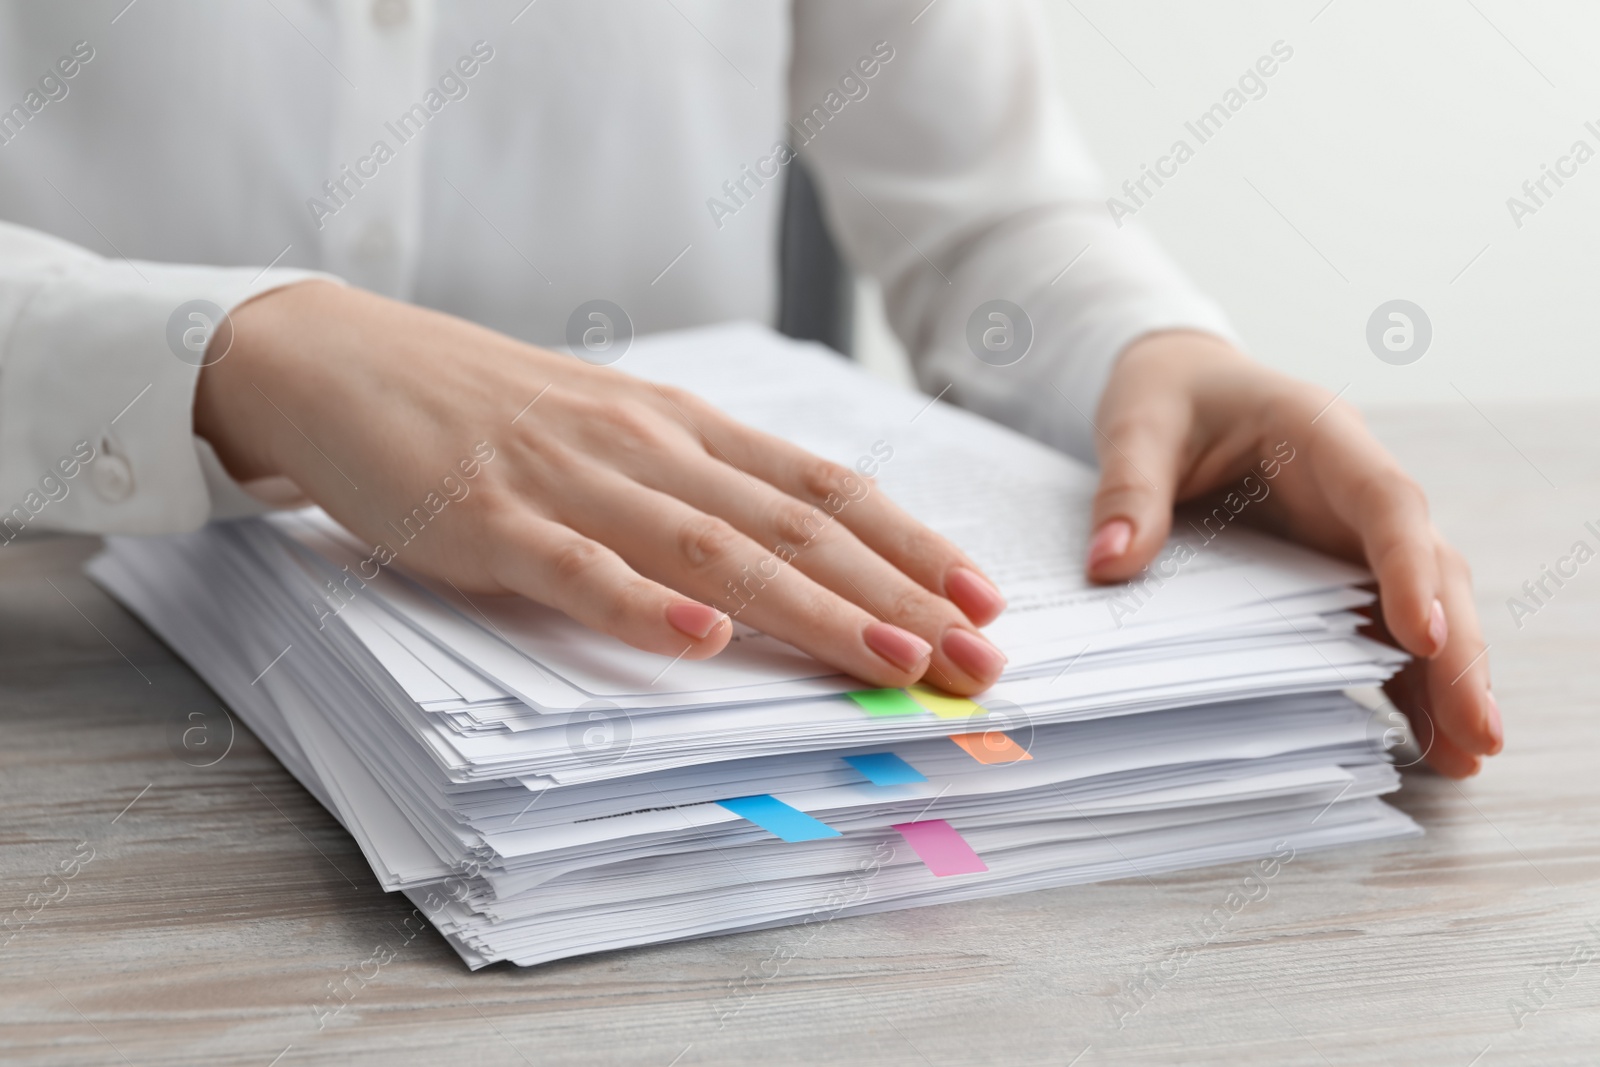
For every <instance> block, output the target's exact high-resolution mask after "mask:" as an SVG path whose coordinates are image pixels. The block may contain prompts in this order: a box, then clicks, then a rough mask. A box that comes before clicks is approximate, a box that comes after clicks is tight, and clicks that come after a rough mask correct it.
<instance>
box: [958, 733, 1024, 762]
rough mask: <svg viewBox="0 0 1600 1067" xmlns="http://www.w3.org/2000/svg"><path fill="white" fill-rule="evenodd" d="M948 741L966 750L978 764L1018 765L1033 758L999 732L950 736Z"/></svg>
mask: <svg viewBox="0 0 1600 1067" xmlns="http://www.w3.org/2000/svg"><path fill="white" fill-rule="evenodd" d="M950 740H952V741H954V742H955V743H956V744H958V745H960V746H961V747H962V748H964V749H966V750H967V755H969V756H971V757H972V758H973V759H975V760H977V761H978V762H979V763H1018V762H1020V761H1022V760H1025V759H1032V758H1033V757H1032V756H1031V755H1029V754H1028V750H1027V749H1025V748H1023V747H1022V746H1021V745H1019V744H1017V743H1016V742H1015V741H1013V740H1011V738H1010V737H1007V736H1006V735H1005V734H1003V733H1001V732H1000V731H999V730H985V731H984V732H982V733H977V734H951V735H950Z"/></svg>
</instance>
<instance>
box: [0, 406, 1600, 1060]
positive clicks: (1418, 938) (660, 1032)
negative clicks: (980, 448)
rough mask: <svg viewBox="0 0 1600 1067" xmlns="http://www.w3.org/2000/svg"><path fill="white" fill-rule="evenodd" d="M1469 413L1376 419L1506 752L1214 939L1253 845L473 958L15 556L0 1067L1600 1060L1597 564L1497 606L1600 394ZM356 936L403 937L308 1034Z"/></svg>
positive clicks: (1559, 545) (1571, 526) (1547, 512)
mask: <svg viewBox="0 0 1600 1067" xmlns="http://www.w3.org/2000/svg"><path fill="white" fill-rule="evenodd" d="M1484 415H1487V419H1486V418H1485V417H1484V416H1483V415H1480V414H1479V413H1477V412H1475V411H1473V410H1472V409H1471V408H1469V407H1467V406H1466V405H1457V406H1453V407H1441V408H1437V409H1414V410H1409V411H1397V412H1391V413H1387V414H1384V415H1382V416H1379V417H1374V418H1373V420H1372V421H1373V423H1374V425H1375V426H1376V427H1377V428H1378V430H1379V432H1380V434H1381V435H1382V436H1383V437H1384V438H1385V439H1386V440H1387V441H1388V442H1389V443H1390V444H1391V446H1392V447H1394V448H1395V449H1396V451H1398V452H1399V453H1400V455H1401V457H1402V458H1403V459H1404V460H1405V461H1406V462H1407V464H1408V465H1409V466H1410V467H1411V468H1412V469H1413V470H1414V471H1416V472H1417V474H1418V475H1419V477H1421V478H1422V480H1423V481H1424V483H1425V484H1426V485H1427V486H1428V488H1429V490H1430V492H1431V494H1432V497H1433V500H1434V506H1435V512H1436V516H1437V519H1438V521H1439V524H1440V526H1441V527H1442V528H1443V529H1444V530H1445V531H1446V533H1447V534H1449V535H1450V536H1451V537H1452V538H1453V539H1454V540H1455V541H1456V542H1457V543H1458V544H1459V545H1460V546H1461V547H1462V548H1463V549H1464V550H1465V551H1466V552H1467V554H1468V556H1469V558H1471V559H1472V561H1473V563H1474V565H1475V567H1476V570H1477V575H1478V581H1479V602H1480V607H1481V609H1482V611H1483V612H1484V613H1485V616H1486V619H1487V625H1488V636H1489V638H1490V641H1491V642H1492V648H1493V651H1492V653H1491V655H1492V657H1493V663H1494V677H1495V682H1496V692H1497V694H1498V695H1499V698H1500V702H1501V705H1502V707H1503V709H1504V711H1505V716H1506V720H1507V725H1506V730H1507V737H1508V747H1507V751H1506V752H1505V754H1504V755H1502V756H1500V757H1499V758H1498V759H1496V760H1494V761H1492V763H1491V765H1490V767H1489V769H1488V770H1487V771H1486V772H1485V773H1484V774H1483V775H1482V776H1481V777H1480V778H1478V779H1476V780H1473V781H1470V782H1467V783H1465V784H1461V785H1457V784H1454V783H1451V782H1448V781H1445V780H1443V779H1440V778H1437V777H1434V776H1432V775H1430V774H1427V773H1423V772H1410V773H1408V774H1407V775H1406V782H1405V788H1404V789H1403V791H1402V792H1401V793H1400V794H1399V796H1398V799H1397V803H1398V804H1399V806H1401V807H1402V808H1404V809H1405V810H1406V811H1408V812H1410V813H1411V814H1412V815H1413V816H1414V817H1415V818H1417V819H1418V820H1419V821H1420V822H1421V823H1422V824H1423V825H1424V826H1425V827H1426V829H1427V836H1426V837H1425V838H1423V839H1421V840H1412V841H1405V842H1400V843H1395V844H1388V845H1378V846H1368V847H1360V848H1352V849H1343V850H1337V851H1333V852H1323V853H1317V854H1311V855H1304V856H1301V857H1297V858H1296V859H1295V860H1293V861H1292V862H1291V863H1289V864H1288V865H1286V866H1285V867H1284V868H1283V870H1282V871H1281V873H1280V874H1279V875H1278V876H1277V877H1276V878H1274V879H1272V880H1271V882H1270V885H1269V892H1268V894H1267V896H1266V897H1265V898H1263V899H1261V900H1259V901H1257V902H1255V903H1252V904H1250V905H1249V906H1248V907H1246V908H1245V909H1244V910H1242V911H1241V912H1240V913H1239V914H1238V915H1237V916H1236V917H1235V918H1234V919H1233V920H1232V922H1230V923H1229V924H1228V926H1227V927H1226V928H1225V930H1224V931H1223V933H1222V935H1221V936H1219V937H1217V938H1215V939H1214V940H1212V941H1211V942H1210V943H1209V944H1204V943H1203V942H1204V941H1205V939H1206V936H1207V935H1205V934H1203V933H1201V932H1200V931H1199V926H1198V924H1199V922H1200V921H1201V919H1202V918H1203V917H1204V916H1205V915H1207V914H1208V913H1209V912H1210V911H1211V910H1212V909H1214V908H1216V907H1218V906H1219V905H1220V904H1221V902H1222V901H1223V899H1224V898H1225V897H1227V895H1228V894H1229V892H1230V891H1231V890H1232V889H1233V888H1234V887H1236V886H1239V885H1241V884H1242V880H1243V877H1244V874H1245V872H1246V869H1247V867H1246V866H1245V865H1235V866H1231V867H1220V868H1212V869H1208V870H1203V871H1196V872H1189V873H1183V874H1174V875H1165V876H1160V877H1156V878H1153V879H1148V880H1143V879H1136V880H1127V881H1121V882H1115V883H1108V884H1102V885H1093V886H1084V887H1078V888H1069V889H1061V890H1054V891H1048V892H1040V893H1033V894H1027V895H1023V896H1013V897H1008V898H1004V899H1000V900H992V901H985V902H980V903H971V904H957V905H950V906H944V907H937V908H925V909H920V910H915V911H909V912H900V913H896V914H890V915H883V916H877V917H870V918H860V919H841V920H838V921H834V922H831V923H827V924H824V925H822V926H821V927H820V929H818V930H817V931H816V933H815V935H814V936H812V935H810V934H809V933H808V934H800V933H798V932H795V931H783V930H779V931H768V932H763V933H753V934H746V935H739V936H733V937H725V938H717V939H712V940H705V941H698V942H692V943H686V944H678V945H668V946H662V947H657V948H647V949H640V950H634V951H626V952H616V953H610V954H607V955H603V956H597V957H593V958H588V959H579V960H571V961H567V962H563V963H557V964H552V965H547V966H544V967H539V968H534V969H529V970H518V969H516V968H513V967H510V966H499V967H494V968H491V969H488V970H486V971H482V972H479V973H477V974H473V973H470V972H468V971H467V970H466V969H465V968H464V967H463V966H462V965H461V964H460V962H459V961H458V960H457V958H456V957H455V955H454V954H453V953H452V952H451V951H450V950H449V949H448V948H447V947H446V946H445V944H444V943H443V941H442V940H441V939H440V938H439V937H438V936H437V935H436V934H434V933H433V932H432V931H431V930H429V931H427V932H426V933H425V934H423V935H421V936H419V937H417V938H416V939H414V940H412V941H410V942H405V941H404V940H403V937H402V934H401V932H400V926H399V924H400V920H401V919H402V918H403V917H404V916H405V915H406V914H407V913H408V910H409V908H408V905H407V904H406V902H405V901H404V900H403V899H401V898H399V897H398V896H388V895H385V894H384V893H382V892H381V891H379V889H378V888H377V887H376V885H375V884H374V883H373V881H372V878H371V876H370V873H369V872H368V870H367V868H366V866H365V864H364V862H363V860H362V858H361V854H360V852H359V851H358V850H357V849H356V847H355V845H354V844H353V843H352V842H351V840H350V839H349V838H348V837H347V836H346V835H345V834H344V833H343V831H342V830H340V828H339V827H338V826H337V824H336V823H335V822H334V820H333V819H332V818H331V817H329V816H328V815H327V814H326V813H325V812H324V811H322V809H321V808H320V807H319V806H318V805H317V804H316V803H315V802H314V801H313V800H312V799H311V798H310V797H309V796H308V795H307V794H306V793H305V792H304V791H303V790H302V789H301V788H300V787H299V786H298V785H297V784H296V783H295V782H294V781H293V779H291V778H290V777H289V775H288V774H287V773H285V772H284V771H283V769H282V768H281V767H279V766H278V764H277V763H276V762H275V761H274V760H273V759H272V758H271V756H270V755H269V754H268V753H267V752H266V751H265V750H264V749H263V748H262V746H261V745H260V744H259V743H257V742H256V741H255V740H254V738H252V737H251V736H249V735H248V734H247V733H241V735H240V737H239V738H238V740H237V742H236V744H235V745H234V747H233V749H232V751H231V752H230V753H229V754H228V756H227V757H226V758H225V759H223V760H222V761H221V762H220V763H218V764H217V765H215V766H213V767H209V768H195V767H191V766H188V765H187V764H185V763H184V762H181V761H180V760H179V759H177V758H176V757H175V756H174V754H173V751H172V750H171V748H170V747H169V740H168V739H169V734H170V732H171V731H172V730H173V729H174V728H175V724H178V723H181V722H183V721H184V720H185V716H187V715H189V714H190V713H191V712H194V711H202V712H205V711H209V710H210V709H213V708H214V707H215V706H216V704H215V698H214V697H213V696H212V695H211V693H210V692H209V691H208V690H207V689H206V688H205V686H203V685H202V684H201V683H200V682H199V681H198V680H197V679H196V678H195V677H194V675H192V674H191V673H190V672H189V671H188V670H187V669H186V668H185V667H183V666H182V665H181V664H179V663H178V662H176V661H175V660H174V658H173V657H172V655H171V654H170V653H169V652H168V651H167V650H166V649H165V647H164V646H162V645H161V644H160V643H159V642H157V641H156V640H155V639H154V638H152V637H151V636H150V635H149V634H148V633H147V632H146V631H145V630H144V629H143V628H142V627H141V626H140V625H139V624H138V623H137V622H135V621H134V620H132V619H131V618H130V617H129V616H128V615H126V614H125V613H124V612H123V611H122V610H121V609H120V608H119V607H117V606H116V605H115V604H114V603H112V602H111V601H109V600H108V599H107V598H106V597H105V596H104V595H103V594H101V593H100V592H99V591H98V590H97V589H95V588H94V587H93V586H92V585H90V584H89V583H88V582H87V581H86V580H85V579H84V578H83V577H82V576H81V575H80V574H79V572H78V568H79V565H80V564H81V562H82V561H83V560H84V559H85V558H87V557H88V555H89V554H91V553H92V552H93V551H94V548H95V542H94V541H93V540H92V539H87V538H59V539H50V540H35V541H29V542H21V541H19V542H17V543H14V544H11V545H9V546H6V547H4V548H0V914H4V913H6V912H9V911H10V910H11V909H13V908H22V909H23V913H24V914H26V913H27V901H28V899H29V895H30V894H36V893H43V894H47V895H57V894H59V893H60V892H61V890H60V888H59V885H60V884H64V885H65V886H66V887H67V889H66V894H67V895H66V896H65V897H64V898H61V899H58V900H54V901H52V902H50V903H48V904H46V905H45V906H43V907H42V908H40V909H39V910H38V912H37V913H36V914H35V915H34V916H33V918H32V919H31V921H28V922H26V923H24V924H22V925H21V926H20V927H16V928H13V929H12V930H9V931H0V941H5V939H6V937H7V935H8V934H9V935H10V940H9V941H6V942H5V943H4V944H3V946H0V1061H3V1062H6V1063H13V1062H15V1063H29V1064H120V1063H128V1064H133V1065H138V1067H144V1065H147V1064H205V1065H223V1064H229V1065H231V1064H240V1065H251V1067H269V1065H271V1064H274V1063H276V1064H279V1065H280V1067H294V1065H298V1064H308V1063H348V1064H374V1065H376V1064H412V1063H416V1064H457V1063H471V1064H508V1065H515V1064H538V1065H539V1067H546V1065H555V1064H567V1063H593V1062H601V1063H619V1064H630V1065H631V1064H638V1065H643V1067H668V1065H670V1064H677V1065H679V1067H695V1065H701V1064H724V1063H756V1064H786V1063H873V1064H881V1065H884V1067H888V1065H897V1064H906V1065H922V1067H946V1065H949V1067H954V1065H958V1064H1012V1063H1050V1064H1061V1065H1066V1064H1071V1063H1076V1064H1078V1065H1081V1067H1093V1065H1097V1064H1136V1063H1137V1064H1143V1063H1152V1064H1154V1063H1178V1062H1182V1063H1196V1064H1228V1065H1234V1064H1239V1063H1268V1064H1397V1065H1410V1064H1443V1065H1450V1067H1469V1065H1474V1067H1497V1065H1501V1064H1511V1063H1524V1064H1564V1063H1572V1064H1576V1063H1595V1062H1600V893H1597V889H1600V825H1597V815H1600V766H1597V759H1600V719H1597V717H1596V714H1595V712H1596V703H1597V701H1596V694H1597V693H1600V640H1597V638H1600V616H1597V612H1596V607H1597V605H1600V561H1596V562H1593V563H1590V564H1589V565H1588V566H1586V567H1585V568H1583V569H1582V570H1581V571H1580V573H1579V575H1578V576H1577V577H1576V578H1574V579H1572V580H1570V581H1569V582H1568V583H1567V584H1566V586H1565V587H1564V588H1562V589H1561V590H1559V591H1558V594H1557V595H1556V596H1555V597H1554V598H1553V599H1551V600H1550V601H1549V602H1548V604H1547V605H1546V606H1545V607H1543V608H1541V609H1540V611H1539V612H1538V613H1537V614H1536V615H1534V616H1532V617H1530V618H1527V619H1524V620H1523V623H1524V625H1523V626H1522V628H1521V629H1520V630H1519V629H1518V628H1517V627H1515V626H1514V625H1513V622H1512V619H1511V616H1510V613H1509V611H1508V609H1507V607H1506V599H1507V597H1509V596H1511V595H1513V593H1514V592H1515V591H1516V589H1517V588H1518V587H1519V586H1520V585H1521V584H1522V582H1523V581H1525V580H1527V579H1529V578H1534V577H1537V575H1538V572H1539V568H1540V566H1541V565H1542V564H1546V563H1553V562H1554V560H1555V558H1556V557H1557V556H1559V555H1561V554H1563V553H1565V552H1566V551H1567V550H1568V547H1569V546H1570V545H1571V544H1572V542H1573V541H1575V540H1577V539H1578V538H1580V537H1586V538H1587V539H1588V540H1589V541H1590V542H1591V544H1592V545H1593V544H1595V543H1596V538H1595V537H1594V536H1593V535H1590V534H1588V533H1587V531H1586V530H1585V529H1584V526H1583V524H1584V522H1585V521H1586V520H1595V521H1596V524H1597V526H1600V410H1597V409H1596V408H1595V407H1593V406H1590V407H1570V408H1566V409H1560V410H1556V411H1538V410H1534V409H1531V408H1530V409H1514V408H1503V407H1486V408H1484ZM1551 483H1554V487H1552V484H1551ZM90 850H92V855H93V858H92V859H90V860H88V862H86V863H81V864H80V865H79V866H78V867H77V868H76V869H77V871H78V873H77V874H76V876H75V877H74V878H72V879H71V880H70V881H68V882H66V883H56V882H53V881H52V882H50V883H46V881H45V878H46V875H47V874H49V873H50V872H51V871H52V870H57V869H59V867H60V865H61V864H62V863H63V862H65V863H67V864H68V866H69V867H71V865H72V861H73V859H74V857H80V858H81V857H84V856H87V855H89V854H90ZM37 903H38V898H35V904H37ZM806 938H809V940H806ZM796 943H800V944H801V945H802V947H800V949H799V951H798V953H797V954H796V955H795V956H794V958H793V959H791V960H789V961H788V962H787V963H786V964H784V965H783V966H782V967H781V969H777V973H776V974H774V969H775V968H774V966H773V965H772V964H769V963H766V961H767V960H768V959H769V957H771V956H772V954H773V952H774V950H775V949H777V948H779V947H780V946H786V945H792V944H796ZM378 945H386V946H389V947H390V948H391V949H394V950H396V951H397V952H398V955H397V957H396V959H395V960H394V961H393V962H392V963H389V964H388V965H387V966H385V967H383V968H382V969H381V971H380V973H379V974H378V976H377V977H376V978H375V979H373V980H372V981H370V982H369V983H368V984H367V985H366V987H365V988H364V989H362V991H361V992H360V993H359V995H358V996H356V998H355V999H354V1000H353V1002H352V1003H351V1004H350V1005H349V1006H348V1007H346V1008H345V1009H344V1010H343V1011H342V1012H340V1013H339V1014H338V1015H337V1016H336V1017H334V1018H332V1019H331V1020H329V1021H328V1022H327V1023H326V1025H325V1026H324V1027H322V1028H320V1029H319V1027H318V1023H317V1013H316V1011H315V1010H314V1008H315V1006H316V1005H319V1004H324V1003H325V1002H326V999H327V997H328V983H329V982H331V981H335V980H337V979H339V978H341V977H342V976H343V975H344V974H345V973H346V972H345V970H344V969H345V968H357V967H359V965H360V964H361V963H362V961H364V960H366V959H367V958H368V957H369V956H370V955H371V954H372V952H373V949H374V947H376V946H378ZM1188 949H1195V951H1194V952H1193V955H1192V958H1189V959H1188V961H1187V963H1186V964H1184V966H1183V967H1182V968H1181V969H1180V970H1179V971H1178V972H1177V973H1176V974H1175V975H1171V976H1167V975H1164V974H1161V972H1160V968H1159V965H1160V964H1161V962H1162V961H1164V960H1167V959H1169V958H1170V957H1172V956H1173V955H1174V953H1175V952H1178V953H1180V954H1181V955H1188V952H1187V950H1188ZM1142 968H1148V969H1150V971H1151V972H1152V973H1155V974H1158V975H1160V977H1159V979H1152V980H1151V981H1149V982H1146V983H1145V986H1146V988H1147V989H1153V993H1152V994H1151V995H1150V997H1149V1000H1148V1003H1147V1004H1146V1005H1145V1006H1144V1007H1143V1009H1142V1010H1141V1011H1140V1012H1139V1013H1138V1014H1137V1015H1135V1016H1133V1017H1132V1018H1130V1019H1128V1020H1126V1024H1125V1025H1123V1026H1121V1027H1120V1028H1119V1027H1118V1025H1117V1019H1116V1014H1115V1011H1114V1007H1113V1006H1114V1004H1115V1003H1116V1000H1117V998H1118V997H1119V996H1123V995H1125V992H1124V991H1125V987H1126V986H1127V984H1128V983H1129V982H1131V981H1137V980H1139V979H1140V977H1141V973H1142V972H1141V969H1142ZM1169 970H1170V968H1169ZM367 973H369V974H370V973H371V972H370V969H369V970H368V972H367Z"/></svg>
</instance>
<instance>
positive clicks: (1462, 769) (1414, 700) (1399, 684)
mask: <svg viewBox="0 0 1600 1067" xmlns="http://www.w3.org/2000/svg"><path fill="white" fill-rule="evenodd" d="M1425 674H1426V664H1424V663H1420V662H1414V663H1412V664H1410V665H1409V666H1408V667H1407V668H1406V669H1405V670H1404V671H1402V672H1401V673H1400V674H1398V675H1396V676H1395V677H1394V678H1391V679H1390V680H1389V682H1388V683H1387V684H1385V685H1384V687H1383V688H1384V692H1385V693H1387V694H1388V696H1389V699H1390V700H1392V701H1394V703H1395V705H1396V706H1397V707H1398V708H1400V710H1401V711H1403V712H1405V715H1406V718H1407V719H1409V720H1410V721H1411V733H1412V736H1413V737H1414V738H1415V739H1416V742H1417V746H1418V747H1419V748H1420V749H1421V750H1422V757H1423V759H1424V760H1426V761H1427V763H1428V766H1430V767H1432V768H1433V769H1434V770H1435V771H1437V772H1439V773H1440V774H1442V775H1444V776H1445V777H1447V778H1470V777H1472V776H1473V775H1474V774H1477V773H1478V771H1479V770H1480V769H1481V768H1482V766H1483V761H1482V760H1481V759H1480V758H1479V757H1478V756H1476V755H1474V754H1472V753H1471V752H1465V751H1463V750H1462V749H1461V748H1460V747H1459V746H1458V745H1456V743H1455V742H1454V741H1452V740H1451V739H1450V737H1449V735H1448V734H1446V733H1445V732H1444V731H1443V730H1441V729H1439V726H1438V723H1437V722H1436V720H1435V718H1434V716H1433V715H1432V714H1430V712H1429V711H1428V709H1427V705H1426V704H1425V703H1424V702H1423V701H1421V700H1419V699H1418V696H1419V695H1420V694H1422V693H1423V692H1425V689H1426V685H1425V682H1426V678H1425Z"/></svg>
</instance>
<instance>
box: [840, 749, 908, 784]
mask: <svg viewBox="0 0 1600 1067" xmlns="http://www.w3.org/2000/svg"><path fill="white" fill-rule="evenodd" d="M844 761H845V762H846V763H848V764H850V766H852V767H854V768H855V769H856V770H858V771H860V772H861V773H862V774H863V775H865V776H866V778H867V781H869V782H871V783H872V784H873V785H905V784H907V783H910V782H926V781H927V780H928V779H927V778H925V777H924V776H923V774H922V772H921V771H919V770H917V769H916V768H915V767H913V766H911V764H909V763H907V762H906V761H905V760H903V759H901V758H900V757H899V756H896V755H895V754H894V753H893V752H870V753H868V754H867V755H865V756H845V757H844Z"/></svg>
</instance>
